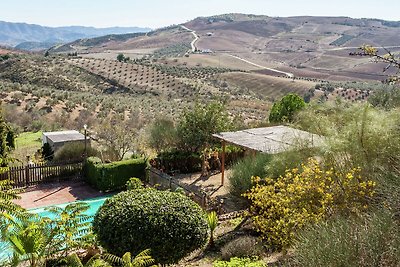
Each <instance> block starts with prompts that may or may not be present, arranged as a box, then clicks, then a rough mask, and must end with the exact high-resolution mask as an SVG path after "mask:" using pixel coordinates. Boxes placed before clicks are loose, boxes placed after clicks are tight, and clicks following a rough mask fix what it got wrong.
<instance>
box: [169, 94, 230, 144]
mask: <svg viewBox="0 0 400 267" xmlns="http://www.w3.org/2000/svg"><path fill="white" fill-rule="evenodd" d="M233 126H234V125H233V120H232V119H231V118H230V117H229V114H228V112H227V111H226V109H225V106H224V104H223V103H221V102H211V103H209V104H207V105H203V104H200V103H196V104H195V106H194V107H193V108H192V109H191V110H186V111H184V113H183V115H182V119H181V121H180V122H179V125H178V129H177V132H178V137H179V139H180V142H181V146H182V147H183V148H184V149H185V150H188V151H193V152H198V151H201V150H202V149H204V148H205V147H207V145H210V144H211V143H213V142H215V141H214V139H213V137H212V134H214V133H218V132H223V131H228V130H231V129H233Z"/></svg>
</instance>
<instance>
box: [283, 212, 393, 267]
mask: <svg viewBox="0 0 400 267" xmlns="http://www.w3.org/2000/svg"><path fill="white" fill-rule="evenodd" d="M399 263H400V226H399V224H398V222H396V221H395V220H394V218H393V215H392V214H391V213H390V212H388V211H385V210H380V211H379V212H376V213H373V214H370V215H364V216H363V217H361V218H351V219H349V218H344V217H338V218H336V219H333V220H329V221H327V222H324V223H320V224H318V225H316V226H313V227H310V228H309V229H307V230H305V231H303V232H301V233H300V234H299V236H298V239H297V241H296V243H295V256H294V259H293V263H292V264H290V265H294V266H302V267H308V266H310V267H314V266H365V267H366V266H371V267H372V266H399Z"/></svg>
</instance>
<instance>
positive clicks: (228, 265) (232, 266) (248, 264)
mask: <svg viewBox="0 0 400 267" xmlns="http://www.w3.org/2000/svg"><path fill="white" fill-rule="evenodd" d="M213 267H267V265H266V264H265V263H264V262H262V261H259V260H254V259H249V258H231V259H230V261H216V262H214V264H213Z"/></svg>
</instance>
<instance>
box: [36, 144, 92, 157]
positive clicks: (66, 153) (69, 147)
mask: <svg viewBox="0 0 400 267" xmlns="http://www.w3.org/2000/svg"><path fill="white" fill-rule="evenodd" d="M43 151H45V145H43ZM85 153H86V156H88V157H95V156H98V154H99V153H98V151H96V149H94V148H92V147H91V146H90V144H87V146H86V150H85V144H84V143H66V144H65V145H63V146H62V147H61V148H60V149H59V150H57V152H56V153H55V154H54V160H55V161H82V160H83V159H84V158H85Z"/></svg>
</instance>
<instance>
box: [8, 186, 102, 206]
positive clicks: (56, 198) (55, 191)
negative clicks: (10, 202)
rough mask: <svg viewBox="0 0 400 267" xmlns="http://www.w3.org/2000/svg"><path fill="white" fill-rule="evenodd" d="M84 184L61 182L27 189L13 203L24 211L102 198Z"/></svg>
mask: <svg viewBox="0 0 400 267" xmlns="http://www.w3.org/2000/svg"><path fill="white" fill-rule="evenodd" d="M103 195H104V194H103V193H100V192H98V191H96V190H95V189H93V188H91V187H90V186H89V185H87V184H85V183H84V182H61V183H54V184H45V185H39V186H35V187H30V188H27V189H26V190H25V191H24V192H23V193H21V194H20V196H21V199H18V200H15V203H17V204H19V205H21V206H22V207H24V208H26V209H32V208H39V207H43V206H49V205H55V204H62V203H67V202H73V201H76V200H83V199H88V198H94V197H100V196H103Z"/></svg>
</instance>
